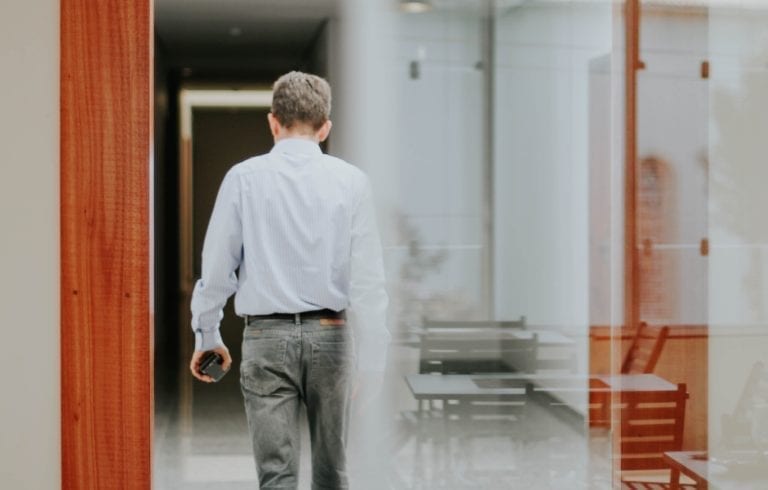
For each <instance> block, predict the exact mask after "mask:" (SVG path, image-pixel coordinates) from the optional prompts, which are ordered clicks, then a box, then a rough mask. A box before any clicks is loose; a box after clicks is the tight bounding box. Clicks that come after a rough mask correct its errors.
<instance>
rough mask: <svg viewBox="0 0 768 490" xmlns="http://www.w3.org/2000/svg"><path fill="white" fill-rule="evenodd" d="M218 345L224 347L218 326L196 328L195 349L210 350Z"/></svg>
mask: <svg viewBox="0 0 768 490" xmlns="http://www.w3.org/2000/svg"><path fill="white" fill-rule="evenodd" d="M216 347H224V341H223V340H222V339H221V332H220V331H219V329H218V328H216V329H213V330H205V331H204V330H195V350H196V351H198V350H201V351H204V352H205V351H209V350H213V349H215V348H216Z"/></svg>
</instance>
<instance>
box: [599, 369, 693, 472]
mask: <svg viewBox="0 0 768 490" xmlns="http://www.w3.org/2000/svg"><path fill="white" fill-rule="evenodd" d="M687 399H688V392H687V391H686V386H685V384H684V383H681V384H678V385H677V389H676V390H674V391H673V390H669V391H620V392H617V393H614V394H613V400H612V402H611V417H612V419H613V427H614V430H617V431H618V438H619V440H618V444H614V457H616V458H619V459H620V463H621V464H620V468H621V469H622V470H650V469H664V468H668V466H667V465H666V464H665V463H664V459H663V456H664V453H665V452H668V451H680V450H682V448H683V427H684V424H685V404H686V400H687Z"/></svg>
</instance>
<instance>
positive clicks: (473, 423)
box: [153, 0, 768, 490]
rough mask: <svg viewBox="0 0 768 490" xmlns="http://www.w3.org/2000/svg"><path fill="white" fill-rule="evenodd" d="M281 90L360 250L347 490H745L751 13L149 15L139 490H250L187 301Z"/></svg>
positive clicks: (457, 3) (763, 17) (767, 436)
mask: <svg viewBox="0 0 768 490" xmlns="http://www.w3.org/2000/svg"><path fill="white" fill-rule="evenodd" d="M290 70H302V71H307V72H311V73H315V74H318V75H321V76H323V77H326V78H327V79H328V81H329V82H330V83H331V86H332V87H333V97H334V99H333V111H332V116H331V118H332V120H333V123H334V126H333V131H332V133H331V137H330V138H329V140H328V142H327V144H325V145H324V150H325V151H327V152H328V153H330V154H333V155H335V156H338V157H341V158H343V159H345V160H347V161H348V162H350V163H351V164H353V165H356V166H358V167H360V168H361V169H363V170H364V171H365V172H366V173H367V174H368V175H369V176H370V178H371V181H372V184H373V187H374V192H375V196H376V201H377V211H378V215H379V226H380V228H381V233H382V241H383V246H384V259H385V266H386V273H387V281H388V292H389V295H390V298H391V306H390V310H389V321H388V326H389V329H390V331H391V333H392V336H393V342H392V345H391V346H390V349H389V363H388V367H387V373H386V377H385V383H384V387H383V389H382V394H381V396H380V398H379V400H378V402H377V403H376V404H375V405H374V406H369V407H365V409H364V410H361V411H359V412H357V413H356V415H355V418H354V420H353V431H352V434H353V435H352V441H351V445H352V449H351V455H352V461H351V464H350V470H351V478H352V487H353V488H364V489H374V488H392V489H400V488H402V489H416V488H418V489H431V488H486V489H506V488H518V487H519V488H536V489H538V488H555V489H557V488H569V489H570V488H590V489H592V488H618V487H620V486H624V487H629V488H649V487H643V486H642V485H644V484H647V483H648V482H655V483H660V484H662V485H666V486H667V487H669V486H671V485H672V484H673V481H672V480H673V479H674V478H675V477H676V476H677V475H680V477H681V478H682V481H683V483H685V484H687V485H689V488H691V487H694V486H697V487H698V488H704V487H705V485H706V484H709V485H710V486H712V487H717V488H766V487H767V486H768V474H767V472H766V470H765V469H764V468H766V467H768V465H767V464H766V463H768V461H766V450H768V377H766V374H765V372H764V368H763V362H765V359H766V357H768V354H766V353H768V324H767V322H768V318H767V316H768V311H766V310H767V308H768V297H767V296H766V286H767V282H768V258H766V250H768V221H766V219H765V218H764V216H765V210H766V209H768V197H766V196H768V194H767V193H766V192H764V183H765V182H766V181H768V162H766V155H767V154H768V152H766V150H767V149H768V148H767V145H768V143H766V140H767V139H766V137H765V135H766V134H768V4H766V3H765V2H762V1H758V0H754V1H753V0H643V1H637V0H627V1H624V2H622V1H608V0H431V1H426V0H425V1H397V0H365V1H361V0H280V1H275V0H217V1H213V0H155V87H154V90H155V142H154V153H155V163H154V213H155V214H154V217H155V221H154V223H155V230H154V233H155V250H154V253H155V261H154V262H155V267H156V270H155V306H154V308H155V315H156V321H155V323H156V328H155V336H156V337H155V356H156V362H155V367H156V370H155V386H156V417H155V465H154V468H153V475H154V486H155V488H156V489H158V490H165V489H176V488H179V489H195V488H206V489H241V488H243V489H244V488H256V486H257V483H256V481H257V480H256V474H255V469H254V465H253V460H252V453H251V448H250V440H249V436H248V433H247V425H246V421H245V412H244V408H243V404H242V397H241V394H240V388H239V383H238V381H239V380H238V376H237V373H236V372H233V373H230V375H229V376H226V377H225V378H224V380H223V381H222V382H221V383H218V384H216V385H203V384H201V383H197V382H193V378H192V377H191V376H190V375H189V372H188V369H187V365H188V360H189V356H190V355H191V350H192V346H193V339H192V332H191V330H190V328H189V320H190V318H189V301H190V295H191V291H192V286H193V284H194V281H195V280H196V279H197V278H198V277H199V274H200V255H201V250H202V240H203V237H204V234H205V228H206V226H207V222H208V219H209V217H210V213H211V209H212V206H213V202H214V199H215V196H216V192H217V191H218V188H219V185H220V183H221V180H222V178H223V176H224V174H225V173H226V171H227V170H228V169H229V168H230V167H231V166H232V165H234V164H235V163H237V162H239V161H241V160H243V159H245V158H247V157H249V156H252V155H255V154H260V153H265V152H267V151H269V149H270V148H271V146H272V141H271V135H270V134H269V129H268V126H267V123H266V113H267V112H268V111H269V106H270V89H271V84H272V82H274V80H275V79H276V78H277V77H279V76H280V75H281V74H283V73H285V72H287V71H290ZM225 315H226V316H225V320H224V322H223V323H222V333H223V336H224V339H225V342H226V343H227V345H228V346H229V347H230V349H231V350H232V353H233V357H234V360H235V367H236V366H237V363H238V362H239V359H240V352H239V345H240V341H241V338H242V328H243V324H242V319H240V318H238V317H236V316H235V314H234V311H233V308H232V304H231V301H230V303H229V304H228V306H227V309H226V310H225ZM305 434H306V432H305ZM303 449H304V454H303V460H302V484H303V485H305V486H307V485H308V475H309V459H308V455H309V453H308V451H309V441H308V438H307V440H306V444H304V448H303Z"/></svg>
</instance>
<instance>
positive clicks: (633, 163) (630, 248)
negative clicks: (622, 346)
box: [624, 0, 641, 329]
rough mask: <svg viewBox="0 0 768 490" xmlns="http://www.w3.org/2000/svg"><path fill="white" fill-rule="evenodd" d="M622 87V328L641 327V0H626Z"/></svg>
mask: <svg viewBox="0 0 768 490" xmlns="http://www.w3.org/2000/svg"><path fill="white" fill-rule="evenodd" d="M624 29H625V33H626V34H625V36H626V37H625V47H624V49H625V56H624V63H625V70H624V77H625V86H624V91H625V93H624V97H625V99H624V100H625V102H624V104H625V106H624V116H625V120H624V131H625V133H624V152H625V157H624V326H625V327H629V328H632V329H634V328H637V326H638V325H639V324H640V287H639V286H640V277H639V267H638V252H637V70H638V69H639V68H640V66H641V64H640V0H626V3H625V5H624Z"/></svg>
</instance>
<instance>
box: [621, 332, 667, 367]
mask: <svg viewBox="0 0 768 490" xmlns="http://www.w3.org/2000/svg"><path fill="white" fill-rule="evenodd" d="M668 336H669V327H667V326H664V327H649V326H648V324H647V323H645V322H641V323H640V326H639V327H638V329H637V332H636V333H635V337H634V339H633V340H632V345H631V346H630V347H629V351H627V355H626V356H625V357H624V362H623V363H622V365H621V372H622V374H641V373H652V372H653V370H654V368H655V367H656V363H657V362H658V361H659V357H660V356H661V351H662V349H663V348H664V343H665V342H666V341H667V337H668Z"/></svg>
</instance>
